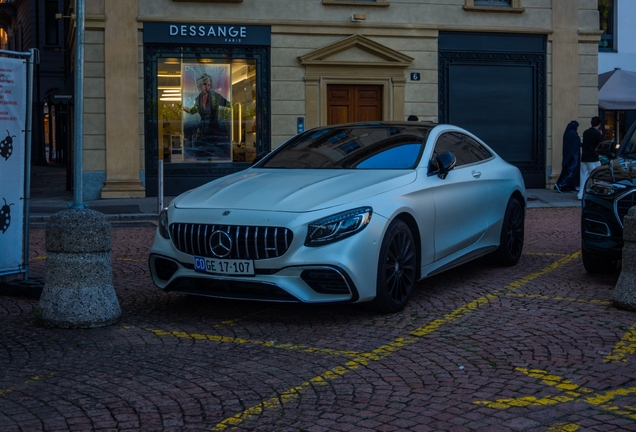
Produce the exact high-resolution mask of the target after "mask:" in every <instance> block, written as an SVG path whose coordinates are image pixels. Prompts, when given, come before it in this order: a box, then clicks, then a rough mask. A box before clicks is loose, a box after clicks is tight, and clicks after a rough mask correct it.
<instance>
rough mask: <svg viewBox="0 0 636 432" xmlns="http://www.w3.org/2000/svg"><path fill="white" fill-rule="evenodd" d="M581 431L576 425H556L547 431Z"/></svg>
mask: <svg viewBox="0 0 636 432" xmlns="http://www.w3.org/2000/svg"><path fill="white" fill-rule="evenodd" d="M577 430H579V425H577V424H576V423H555V424H553V425H552V426H550V427H549V428H548V429H547V432H575V431H577Z"/></svg>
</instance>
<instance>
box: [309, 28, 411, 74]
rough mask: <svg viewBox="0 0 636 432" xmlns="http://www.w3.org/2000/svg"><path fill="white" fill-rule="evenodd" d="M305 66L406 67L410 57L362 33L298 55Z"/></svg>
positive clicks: (409, 62)
mask: <svg viewBox="0 0 636 432" xmlns="http://www.w3.org/2000/svg"><path fill="white" fill-rule="evenodd" d="M298 59H299V60H300V63H301V64H302V65H304V66H367V67H399V68H406V67H408V66H409V65H410V64H411V62H413V60H414V59H413V57H409V56H407V55H405V54H402V53H400V52H399V51H396V50H394V49H392V48H389V47H387V46H385V45H382V44H380V43H377V42H375V41H372V40H371V39H369V38H367V37H365V36H362V35H353V36H349V37H347V38H345V39H342V40H340V41H338V42H335V43H333V44H331V45H327V46H325V47H322V48H319V49H317V50H315V51H312V52H310V53H308V54H305V55H303V56H300V57H298Z"/></svg>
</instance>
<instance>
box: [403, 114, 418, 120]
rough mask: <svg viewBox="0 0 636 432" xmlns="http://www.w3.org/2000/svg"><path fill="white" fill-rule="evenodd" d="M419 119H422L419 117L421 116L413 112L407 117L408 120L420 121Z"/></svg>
mask: <svg viewBox="0 0 636 432" xmlns="http://www.w3.org/2000/svg"><path fill="white" fill-rule="evenodd" d="M419 120H420V119H419V118H417V116H416V115H413V114H411V115H410V116H409V118H407V119H406V121H419Z"/></svg>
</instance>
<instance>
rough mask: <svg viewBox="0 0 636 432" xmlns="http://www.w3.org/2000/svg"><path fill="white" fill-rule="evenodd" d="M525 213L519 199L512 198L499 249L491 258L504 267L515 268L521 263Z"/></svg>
mask: <svg viewBox="0 0 636 432" xmlns="http://www.w3.org/2000/svg"><path fill="white" fill-rule="evenodd" d="M524 226H525V211H524V209H523V206H522V205H521V203H520V202H519V200H518V199H517V198H514V197H512V198H510V201H508V205H507V206H506V212H505V213H504V220H503V224H502V225H501V235H500V237H499V247H498V248H497V250H496V251H495V252H493V254H492V256H491V261H492V262H493V263H495V264H498V265H502V266H507V267H509V266H513V265H515V264H517V263H518V262H519V259H520V258H521V253H522V252H523V237H524Z"/></svg>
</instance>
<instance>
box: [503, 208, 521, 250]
mask: <svg viewBox="0 0 636 432" xmlns="http://www.w3.org/2000/svg"><path fill="white" fill-rule="evenodd" d="M506 239H507V241H508V252H509V254H510V256H511V257H513V258H519V257H520V256H521V251H522V250H523V210H522V209H521V206H519V205H513V206H512V207H511V208H510V213H508V220H507V221H506Z"/></svg>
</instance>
